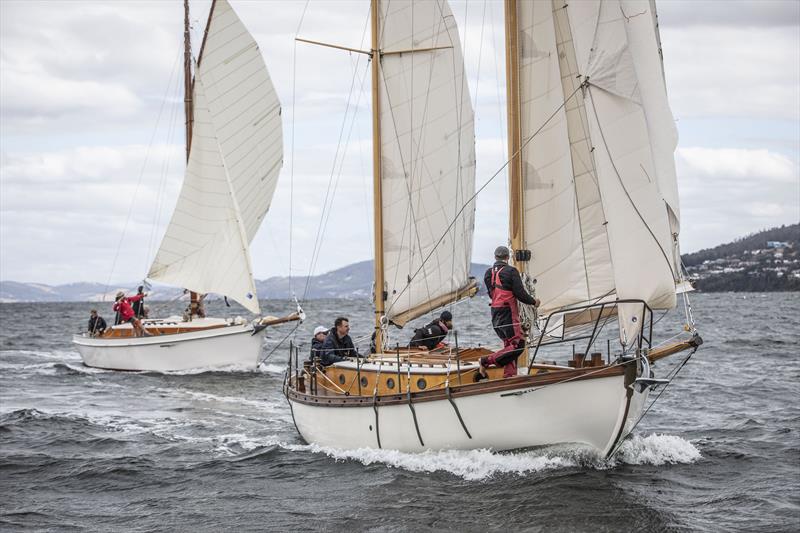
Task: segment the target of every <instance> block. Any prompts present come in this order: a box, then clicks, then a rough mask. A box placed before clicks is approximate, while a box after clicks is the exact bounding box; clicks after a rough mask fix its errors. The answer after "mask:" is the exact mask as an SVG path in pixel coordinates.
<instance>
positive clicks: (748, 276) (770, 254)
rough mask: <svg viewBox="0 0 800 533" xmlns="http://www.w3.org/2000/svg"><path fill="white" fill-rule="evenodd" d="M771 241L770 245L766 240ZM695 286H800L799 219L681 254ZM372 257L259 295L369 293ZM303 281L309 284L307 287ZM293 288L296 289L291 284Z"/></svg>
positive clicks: (100, 295) (19, 298)
mask: <svg viewBox="0 0 800 533" xmlns="http://www.w3.org/2000/svg"><path fill="white" fill-rule="evenodd" d="M770 242H772V245H769V244H768V243H770ZM683 262H684V264H685V265H686V267H687V270H688V272H689V276H690V277H691V279H692V281H693V283H694V285H695V288H696V289H698V290H700V291H708V292H716V291H742V292H747V291H757V292H768V291H800V224H793V225H791V226H781V227H779V228H773V229H769V230H765V231H761V232H759V233H754V234H753V235H748V236H746V237H742V238H741V239H737V240H736V241H734V242H731V243H728V244H721V245H719V246H716V247H714V248H709V249H707V250H700V251H699V252H695V253H691V254H685V255H684V256H683ZM372 265H373V263H372V261H361V262H360V263H354V264H352V265H348V266H346V267H342V268H339V269H337V270H333V271H331V272H326V273H325V274H320V275H318V276H311V277H310V278H308V279H307V278H306V277H295V278H294V279H292V280H291V283H290V280H289V278H288V277H286V276H276V277H272V278H267V279H264V280H257V281H256V289H257V290H258V297H259V298H271V299H289V298H291V297H292V295H293V294H296V295H297V297H298V298H300V299H303V297H304V296H305V298H308V299H319V298H348V299H358V298H363V299H367V298H370V296H371V293H372V277H373V275H372V274H373V273H372V268H373V266H372ZM487 268H489V265H484V264H479V263H473V264H472V267H471V271H470V273H471V275H472V276H475V278H476V279H477V280H478V287H479V291H480V292H484V291H485V288H484V287H483V273H484V272H485V271H486V269H487ZM137 285H138V283H136V282H131V283H124V284H122V285H120V286H119V287H107V286H106V285H104V284H102V283H90V282H87V283H69V284H66V285H46V284H42V283H19V282H16V281H0V302H100V301H111V300H113V296H114V293H116V292H117V290H120V289H122V290H126V291H131V292H132V291H135V288H136V286H137ZM306 286H307V288H308V289H307V290H306ZM292 289H294V290H292ZM149 292H150V299H151V300H152V301H158V300H161V301H168V300H173V299H177V298H179V297H181V295H182V290H181V289H177V288H175V287H168V286H166V285H158V284H154V285H153V287H152V289H151V290H150V291H149Z"/></svg>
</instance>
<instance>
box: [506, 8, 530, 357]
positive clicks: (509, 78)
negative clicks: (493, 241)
mask: <svg viewBox="0 0 800 533" xmlns="http://www.w3.org/2000/svg"><path fill="white" fill-rule="evenodd" d="M517 13H518V11H517V0H505V22H506V24H505V26H506V99H507V102H508V104H507V105H506V113H507V122H508V159H509V165H508V194H509V204H508V205H509V209H508V211H509V213H508V216H509V237H510V240H511V243H510V244H511V249H512V250H513V252H514V253H513V254H512V256H511V260H512V261H513V264H514V266H515V267H516V268H517V269H518V270H519V271H520V273H522V272H524V271H525V267H526V263H527V259H529V258H528V257H526V256H524V255H519V256H518V255H517V252H518V251H520V250H523V249H524V248H525V224H524V217H525V205H524V201H523V200H524V187H523V184H522V154H521V153H520V146H521V145H522V126H521V124H520V95H519V41H518V36H519V25H518V22H517ZM519 365H520V366H521V367H522V366H527V365H528V348H527V346H526V348H525V351H524V352H523V353H522V355H520V358H519Z"/></svg>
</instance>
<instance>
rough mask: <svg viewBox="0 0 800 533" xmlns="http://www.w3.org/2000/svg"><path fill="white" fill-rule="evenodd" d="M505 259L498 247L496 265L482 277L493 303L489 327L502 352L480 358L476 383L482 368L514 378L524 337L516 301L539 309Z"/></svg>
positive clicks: (505, 251)
mask: <svg viewBox="0 0 800 533" xmlns="http://www.w3.org/2000/svg"><path fill="white" fill-rule="evenodd" d="M508 258H509V251H508V248H506V247H505V246H498V247H497V249H495V251H494V259H495V263H494V265H492V267H491V268H489V269H488V270H487V271H486V274H485V275H484V276H483V281H484V283H485V284H486V289H487V291H489V297H490V298H491V299H492V301H491V304H490V305H491V307H492V327H493V328H494V332H495V333H497V336H498V337H500V338H501V339H502V340H503V348H501V349H500V350H498V351H496V352H495V353H493V354H491V355H489V356H486V357H481V360H480V369H479V373H478V374H477V375H476V376H475V377H476V379H477V380H480V379H483V378H485V377H487V376H486V368H485V367H487V366H489V365H496V366H502V367H503V377H504V378H508V377H511V376H515V375H516V374H517V359H518V358H519V356H520V355H521V354H522V352H523V351H525V336H524V335H523V332H522V328H521V327H520V318H519V308H518V305H517V300H519V301H520V302H522V303H525V304H528V305H534V306H536V307H538V306H539V300H537V299H536V298H534V297H533V296H531V295H530V294H528V292H527V291H526V290H525V287H524V286H523V284H522V278H521V277H520V275H519V271H518V270H517V269H516V268H514V267H513V266H511V265H509V264H508Z"/></svg>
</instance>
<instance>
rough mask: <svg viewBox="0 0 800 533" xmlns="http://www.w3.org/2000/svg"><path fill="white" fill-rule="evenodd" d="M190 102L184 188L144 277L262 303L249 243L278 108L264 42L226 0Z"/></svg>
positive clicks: (273, 154)
mask: <svg viewBox="0 0 800 533" xmlns="http://www.w3.org/2000/svg"><path fill="white" fill-rule="evenodd" d="M193 104H194V128H193V133H192V142H191V149H190V152H189V162H188V164H187V167H186V175H185V178H184V182H183V188H182V189H181V192H180V196H179V197H178V202H177V205H176V206H175V212H174V214H173V216H172V220H171V221H170V223H169V226H168V227H167V231H166V233H165V235H164V239H163V241H162V243H161V247H160V248H159V250H158V252H157V254H156V257H155V260H154V261H153V264H152V266H151V268H150V272H149V274H148V277H149V278H150V279H153V280H158V281H162V282H164V283H170V284H173V285H178V286H181V287H185V288H188V289H190V290H192V291H195V292H199V293H208V292H213V293H217V294H222V295H225V296H228V297H229V298H232V299H234V300H236V301H237V302H239V303H240V304H242V305H243V306H244V307H245V308H247V309H248V310H250V311H252V312H253V313H258V312H259V311H260V308H259V305H258V298H257V297H256V287H255V282H254V280H253V270H252V266H251V262H250V252H249V244H250V242H251V241H252V239H253V237H254V236H255V234H256V231H258V228H259V226H260V225H261V221H262V219H263V218H264V215H265V214H266V212H267V210H268V209H269V205H270V202H271V201H272V196H273V193H274V192H275V187H276V185H277V180H278V174H279V172H280V168H281V165H282V162H283V137H282V130H281V117H280V115H281V110H280V102H279V101H278V97H277V95H276V93H275V89H274V87H273V86H272V82H271V80H270V77H269V73H268V72H267V67H266V65H265V64H264V60H263V58H262V57H261V53H260V51H259V49H258V45H257V44H256V42H255V40H254V39H253V37H252V36H251V35H250V33H249V32H248V31H247V29H246V28H245V27H244V25H243V24H242V22H241V20H239V18H238V17H237V16H236V13H235V12H234V11H233V9H232V8H231V6H230V5H229V4H228V2H227V1H226V0H217V1H216V2H215V3H214V7H213V13H212V14H211V17H210V20H209V26H208V34H207V37H206V40H205V44H204V46H203V48H202V55H201V57H200V59H199V60H198V66H197V69H196V72H195V79H194V91H193Z"/></svg>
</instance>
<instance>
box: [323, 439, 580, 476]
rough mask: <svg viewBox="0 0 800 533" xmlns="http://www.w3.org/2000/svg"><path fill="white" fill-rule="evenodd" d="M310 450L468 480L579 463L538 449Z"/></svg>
mask: <svg viewBox="0 0 800 533" xmlns="http://www.w3.org/2000/svg"><path fill="white" fill-rule="evenodd" d="M309 448H310V451H312V452H316V453H324V454H326V455H327V456H329V457H332V458H333V459H336V460H337V461H339V460H354V461H359V462H361V463H362V464H364V465H371V464H374V463H384V464H386V465H387V466H391V467H395V468H402V469H404V470H408V471H410V472H428V473H432V472H449V473H450V474H453V475H456V476H458V477H461V478H463V479H466V480H468V481H477V480H482V479H486V478H490V477H492V476H495V475H498V474H516V475H519V476H523V475H526V474H531V473H536V472H541V471H545V470H553V469H560V468H568V467H575V466H578V463H577V461H575V460H574V459H572V458H569V457H560V456H557V455H552V456H551V455H542V454H539V453H535V452H522V453H516V454H504V453H496V452H492V451H491V450H443V451H427V452H423V453H405V452H398V451H395V450H374V449H367V448H361V449H358V450H336V449H331V448H323V447H318V446H313V445H312V446H309Z"/></svg>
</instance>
